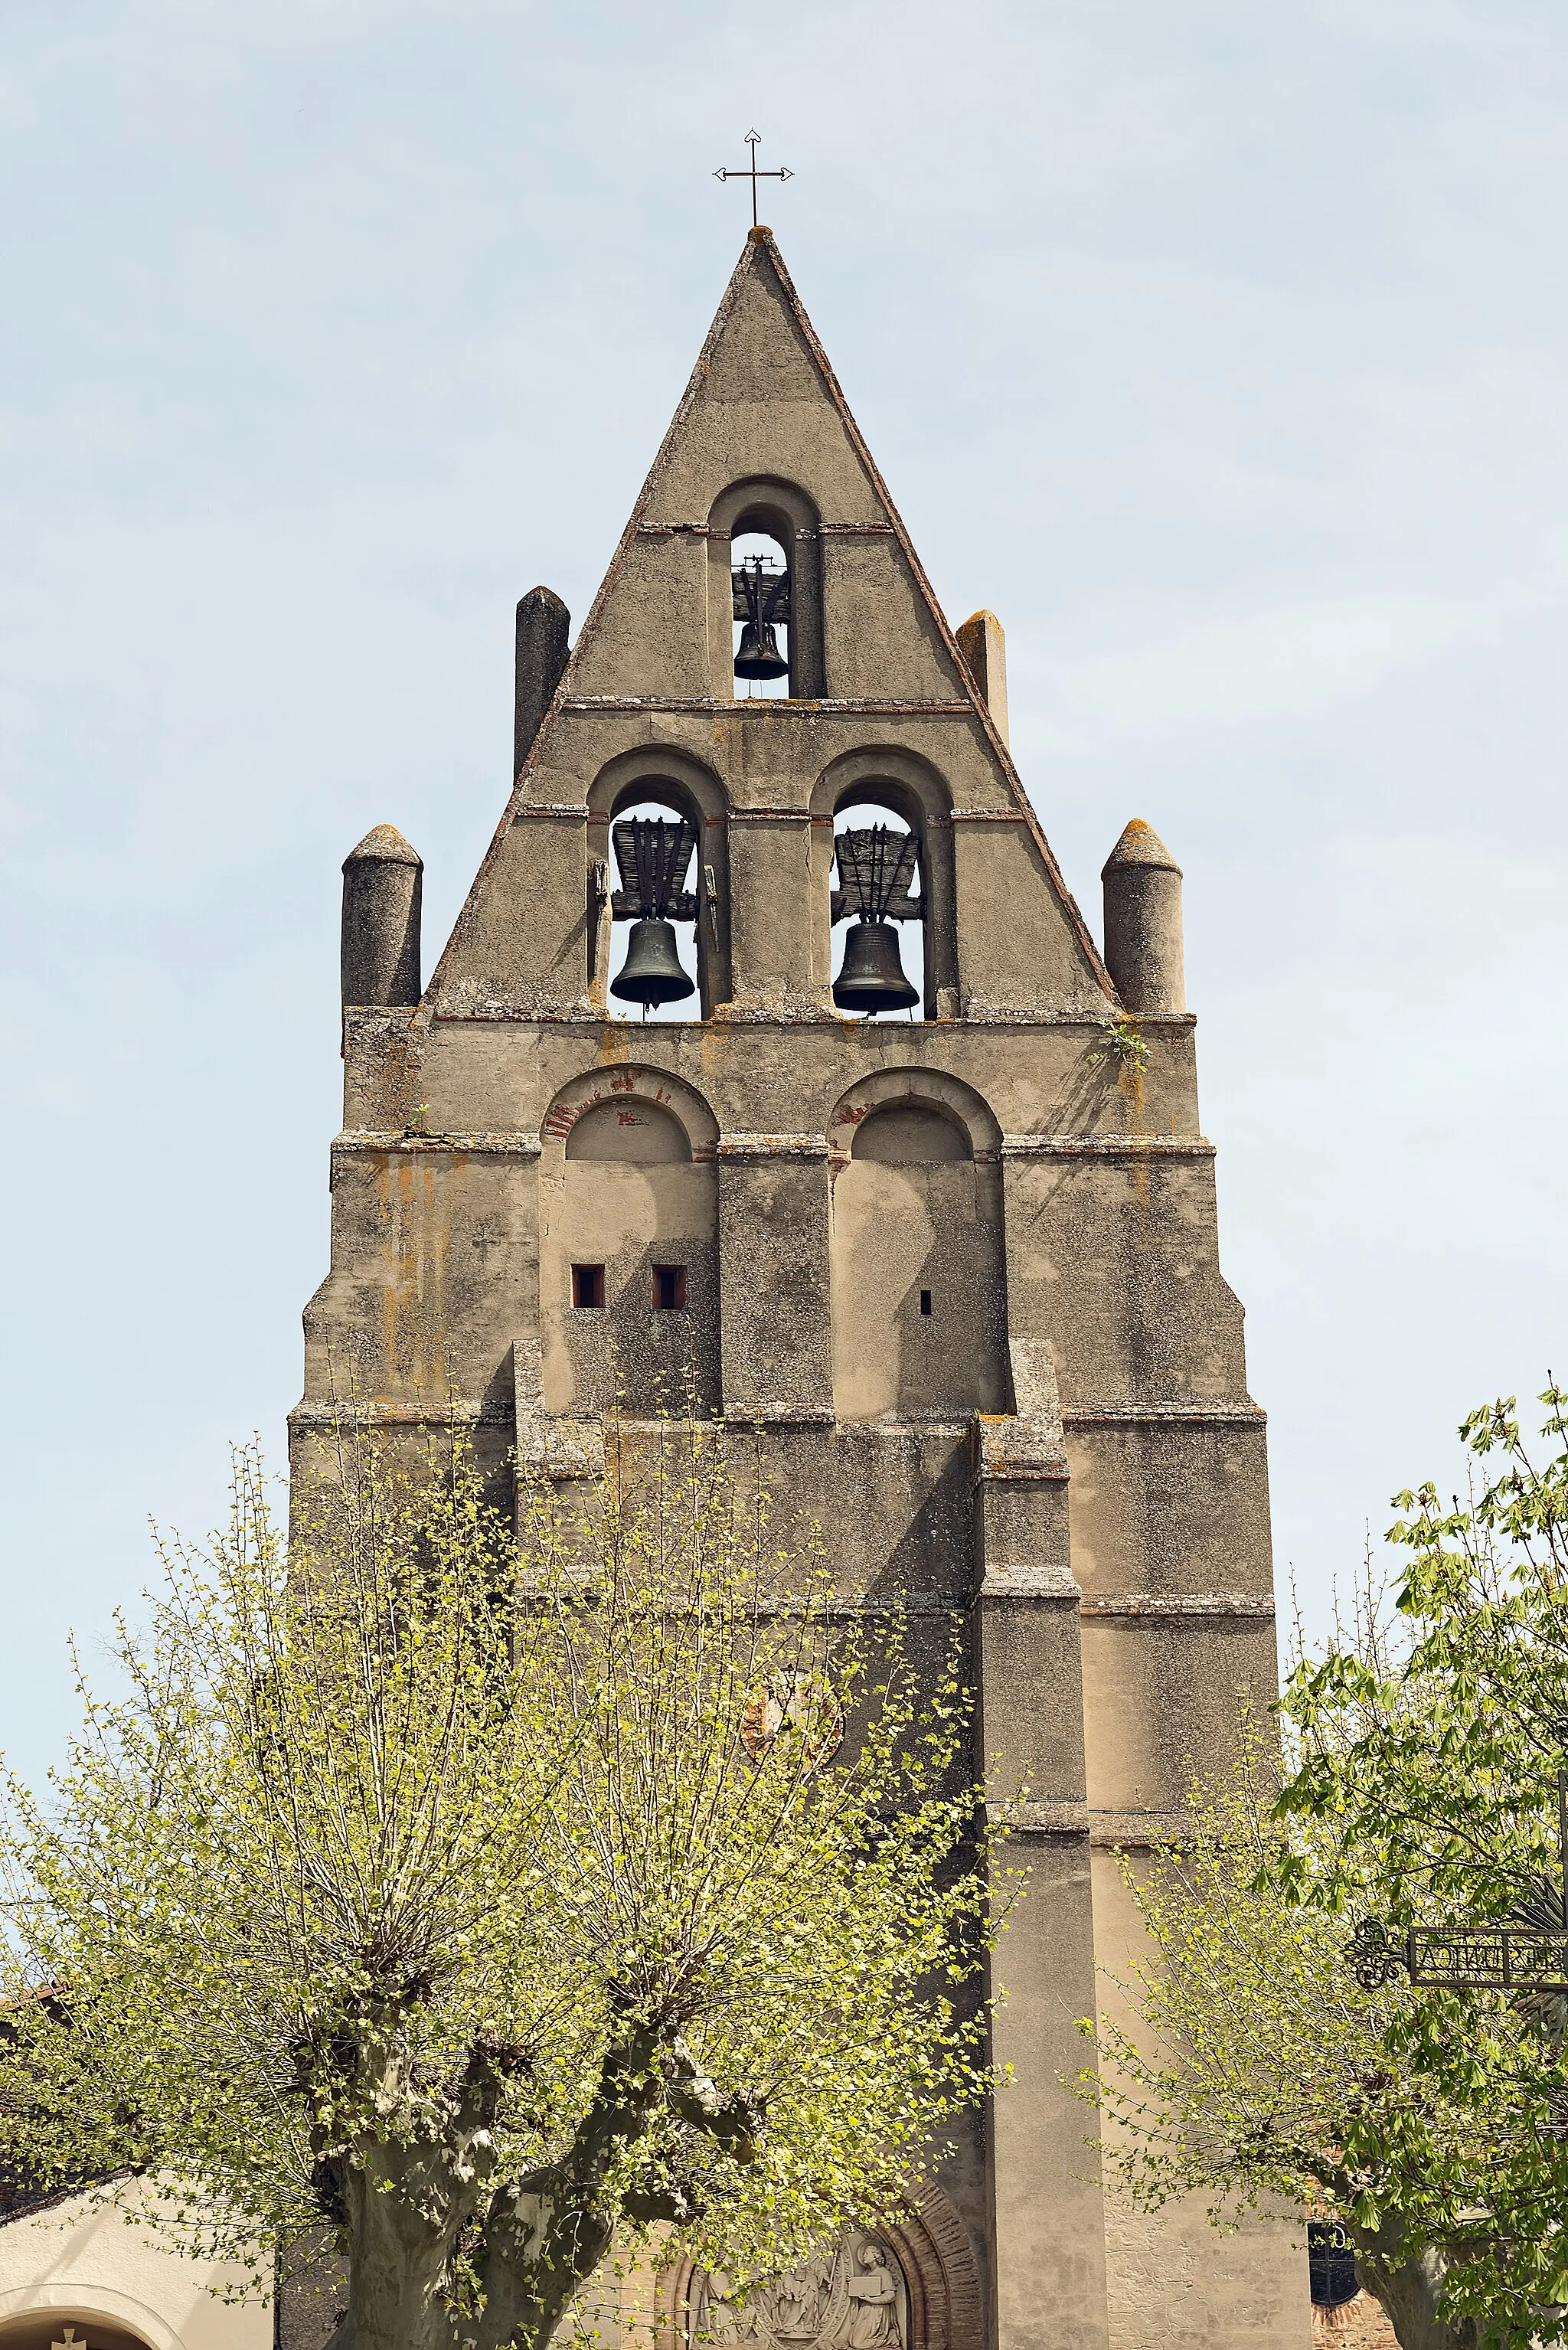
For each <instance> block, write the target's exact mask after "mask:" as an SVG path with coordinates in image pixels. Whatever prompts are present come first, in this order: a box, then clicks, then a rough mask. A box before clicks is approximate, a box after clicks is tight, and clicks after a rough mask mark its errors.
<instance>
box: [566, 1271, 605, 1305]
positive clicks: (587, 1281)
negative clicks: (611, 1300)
mask: <svg viewBox="0 0 1568 2350" xmlns="http://www.w3.org/2000/svg"><path fill="white" fill-rule="evenodd" d="M604 1302H605V1269H604V1267H603V1265H602V1264H575V1265H574V1266H573V1267H572V1304H573V1305H581V1306H602V1305H604Z"/></svg>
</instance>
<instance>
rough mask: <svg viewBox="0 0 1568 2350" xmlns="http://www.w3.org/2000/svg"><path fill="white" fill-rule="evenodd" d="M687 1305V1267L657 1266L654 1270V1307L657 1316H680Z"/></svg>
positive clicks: (679, 1265) (678, 1265)
mask: <svg viewBox="0 0 1568 2350" xmlns="http://www.w3.org/2000/svg"><path fill="white" fill-rule="evenodd" d="M685 1304H686V1267H685V1266H684V1265H683V1264H656V1265H655V1266H654V1268H653V1307H654V1311H655V1313H656V1314H679V1313H680V1312H681V1310H682V1309H683V1307H684V1306H685Z"/></svg>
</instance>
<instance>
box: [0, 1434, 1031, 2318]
mask: <svg viewBox="0 0 1568 2350" xmlns="http://www.w3.org/2000/svg"><path fill="white" fill-rule="evenodd" d="M608 1452H609V1461H610V1467H609V1470H608V1471H607V1478H606V1481H605V1485H604V1490H603V1491H602V1492H601V1493H600V1494H599V1495H598V1497H597V1506H596V1508H595V1510H594V1512H593V1513H592V1515H591V1517H590V1518H589V1519H588V1520H587V1521H586V1522H585V1521H581V1520H575V1519H574V1520H567V1519H566V1518H565V1517H563V1515H562V1514H561V1513H560V1511H559V1510H558V1508H557V1507H556V1504H555V1503H554V1502H553V1500H552V1499H551V1498H550V1496H549V1495H548V1494H546V1493H545V1492H525V1493H524V1496H523V1500H522V1507H521V1512H520V1515H521V1522H522V1528H523V1531H522V1534H521V1536H520V1538H519V1537H518V1536H515V1535H514V1534H513V1532H512V1530H511V1528H510V1527H509V1526H508V1525H507V1524H505V1523H504V1522H503V1521H501V1520H500V1519H498V1518H497V1517H496V1516H495V1515H494V1514H493V1513H492V1511H490V1510H489V1509H488V1508H487V1507H486V1505H485V1503H484V1500H483V1493H482V1488H481V1481H480V1478H479V1475H478V1472H477V1470H476V1468H475V1465H474V1463H473V1461H472V1458H471V1457H470V1456H469V1455H468V1454H467V1452H466V1451H464V1450H463V1449H462V1446H461V1445H459V1446H458V1447H457V1448H456V1450H455V1451H453V1452H452V1454H451V1455H450V1456H449V1457H447V1458H446V1459H445V1460H444V1461H442V1462H441V1464H439V1466H435V1465H433V1464H431V1463H426V1464H424V1467H423V1471H422V1473H421V1474H420V1475H417V1476H412V1475H409V1474H406V1473H404V1472H403V1471H400V1470H399V1469H398V1468H397V1467H395V1466H394V1464H393V1463H392V1461H390V1460H389V1458H387V1457H386V1456H385V1455H384V1454H383V1453H382V1452H381V1451H379V1449H378V1447H377V1446H376V1444H375V1443H374V1442H372V1441H370V1440H369V1439H366V1440H362V1441H358V1442H355V1443H347V1444H346V1445H345V1446H344V1448H343V1449H342V1453H341V1458H340V1461H339V1463H338V1467H339V1471H340V1475H339V1477H338V1479H337V1482H335V1483H327V1482H320V1483H317V1484H316V1485H314V1486H311V1487H309V1488H308V1489H306V1491H304V1492H296V1497H295V1519H294V1529H293V1535H292V1540H291V1542H290V1543H289V1544H285V1542H284V1539H283V1537H282V1534H281V1532H280V1529H279V1528H278V1526H277V1525H276V1523H275V1520H274V1518H273V1516H272V1513H271V1511H270V1508H269V1504H268V1500H267V1493H266V1488H265V1481H264V1478H263V1475H262V1471H261V1468H260V1464H259V1462H258V1461H257V1460H256V1459H255V1458H254V1455H252V1454H249V1453H246V1454H243V1455H241V1457H240V1459H239V1461H238V1464H237V1471H236V1479H235V1485H234V1505H233V1512H232V1516H231V1520H230V1523H229V1526H228V1529H227V1532H226V1533H225V1534H223V1535H222V1536H221V1537H218V1538H214V1540H213V1542H212V1543H211V1544H209V1545H208V1546H206V1548H205V1549H202V1550H193V1549H188V1548H185V1547H182V1546H180V1545H174V1546H171V1548H170V1549H169V1550H168V1551H167V1552H166V1554H165V1564H166V1568H167V1577H166V1583H165V1586H164V1588H163V1590H162V1591H161V1593H160V1594H159V1595H158V1596H157V1598H156V1599H155V1601H154V1604H153V1609H152V1616H151V1627H150V1629H149V1630H148V1631H147V1632H146V1633H145V1634H137V1633H133V1632H132V1631H131V1630H130V1628H129V1627H127V1626H126V1625H124V1624H123V1623H122V1624H121V1625H120V1627H119V1642H118V1648H119V1659H120V1663H121V1666H122V1669H123V1674H124V1679H125V1689H126V1693H125V1694H123V1695H121V1696H118V1697H115V1698H112V1699H106V1698H96V1697H94V1696H92V1695H91V1694H90V1693H89V1692H88V1691H87V1690H86V1689H85V1687H84V1690H83V1704H84V1707H85V1726H84V1729H83V1731H82V1734H81V1735H80V1736H79V1737H78V1740H77V1741H76V1742H75V1743H74V1745H73V1747H72V1750H71V1753H70V1759H69V1761H68V1763H67V1765H66V1767H65V1768H64V1770H63V1772H62V1773H60V1774H59V1776H58V1778H57V1782H56V1783H55V1786H54V1788H53V1791H52V1794H51V1797H50V1799H49V1800H48V1801H47V1803H45V1802H40V1801H37V1800H36V1799H35V1798H33V1797H32V1796H31V1795H29V1794H28V1793H27V1792H26V1790H25V1789H23V1788H21V1787H19V1786H16V1785H15V1784H13V1785H12V1787H11V1789H10V1797H11V1802H10V1814H9V1820H8V1824H7V1825H6V1828H5V1841H4V1854H5V1861H6V1863H7V1865H8V1871H9V1876H10V1878H11V1880H12V1895H13V1899H12V1918H13V1920H14V1926H13V1938H14V1941H15V1945H16V1953H17V1963H18V1966H19V1969H20V1972H21V1975H22V1977H23V1979H24V1981H25V1983H26V1984H30V1985H32V1986H34V1987H42V1986H50V1987H53V1988H55V1989H57V1992H58V1996H57V1997H53V1998H36V1997H35V1998H34V1999H32V2000H30V2001H28V2000H23V2001H21V2002H18V2003H16V2004H15V2005H14V2006H13V2007H12V2008H11V2010H10V2011H9V2018H8V2021H9V2022H10V2025H11V2029H10V2031H9V2033H8V2035H6V2036H5V2038H4V2039H3V2040H0V2095H4V2096H6V2097H8V2098H10V2099H12V2100H13V2101H14V2112H15V2115H16V2122H15V2129H14V2133H13V2137H14V2147H13V2158H14V2159H15V2160H16V2161H17V2162H18V2163H20V2164H22V2165H24V2166H26V2167H27V2168H30V2169H31V2171H32V2172H33V2173H34V2175H36V2176H38V2177H40V2178H71V2177H80V2176H98V2177H102V2176H103V2175H104V2174H105V2173H106V2172H107V2171H109V2170H111V2169H115V2168H122V2167H134V2168H141V2169H144V2170H146V2171H148V2172H149V2173H150V2174H151V2175H152V2176H153V2177H154V2178H156V2179H157V2180H158V2181H159V2182H160V2192H161V2210H162V2213H163V2216H164V2218H165V2219H166V2220H167V2222H168V2223H169V2224H170V2225H171V2226H172V2227H173V2228H175V2229H176V2230H185V2231H187V2233H188V2234H189V2235H190V2236H191V2237H192V2239H193V2240H195V2241H200V2242H202V2244H203V2245H204V2246H206V2247H208V2248H211V2249H215V2250H219V2251H226V2252H229V2253H231V2254H233V2253H238V2254H240V2255H241V2256H242V2257H245V2256H249V2257H252V2258H257V2259H259V2258H260V2257H262V2256H264V2255H265V2253H267V2252H268V2251H269V2250H270V2248H271V2247H272V2246H274V2245H284V2246H286V2245H288V2244H289V2243H290V2242H292V2241H295V2240H296V2239H298V2238H300V2237H301V2236H304V2235H307V2234H308V2233H309V2232H310V2230H311V2229H312V2228H313V2226H314V2227H319V2225H320V2222H321V2220H322V2216H323V2215H326V2217H327V2219H328V2220H330V2221H331V2222H332V2223H334V2224H335V2226H336V2228H337V2231H338V2239H339V2242H340V2244H341V2246H342V2248H343V2249H344V2250H345V2251H346V2252H347V2255H348V2275H349V2295H348V2298H349V2307H348V2315H347V2317H346V2318H345V2320H344V2322H343V2324H342V2326H341V2328H340V2329H339V2333H338V2335H337V2350H503V2345H520V2350H521V2345H537V2344H543V2343H544V2342H545V2341H547V2340H548V2339H549V2337H550V2335H551V2334H552V2333H553V2332H554V2330H555V2329H556V2326H557V2324H559V2323H560V2321H561V2318H562V2316H563V2314H564V2313H565V2312H566V2309H567V2307H568V2306H569V2304H570V2303H571V2301H572V2296H573V2294H574V2293H575V2292H576V2289H577V2287H578V2286H579V2284H581V2283H582V2282H583V2281H584V2280H585V2279H586V2278H587V2276H588V2275H589V2273H590V2272H592V2271H593V2270H594V2269H595V2267H596V2266H597V2264H598V2263H599V2262H600V2261H601V2260H602V2259H603V2258H604V2257H605V2255H606V2253H607V2251H608V2250H609V2248H610V2246H611V2243H612V2241H615V2242H616V2243H618V2244H619V2245H623V2246H624V2245H631V2246H635V2245H636V2244H638V2243H639V2242H640V2241H644V2240H645V2239H646V2237H647V2232H648V2230H649V2228H650V2227H652V2226H654V2225H655V2224H656V2223H662V2225H663V2228H664V2229H665V2230H669V2231H671V2232H672V2234H673V2238H674V2242H675V2245H676V2247H678V2248H680V2249H685V2250H687V2251H691V2254H692V2255H693V2256H694V2257H695V2258H696V2259H697V2260H699V2261H700V2262H706V2263H711V2262H716V2261H718V2260H719V2259H720V2258H722V2261H723V2263H724V2266H725V2267H726V2269H727V2270H728V2272H729V2273H730V2274H731V2276H732V2278H735V2279H738V2280H740V2281H742V2282H743V2281H744V2279H745V2278H746V2277H747V2276H753V2275H758V2274H765V2273H768V2272H774V2271H777V2270H778V2269H780V2268H782V2267H785V2266H788V2265H789V2264H791V2263H792V2262H794V2260H796V2259H797V2258H798V2257H799V2256H800V2255H801V2254H802V2253H803V2252H804V2251H805V2250H806V2249H807V2248H808V2247H809V2246H810V2245H812V2244H814V2243H815V2242H818V2241H821V2240H822V2239H823V2238H825V2237H827V2236H831V2235H833V2234H835V2233H836V2232H837V2231H838V2230H841V2229H843V2228H845V2227H846V2226H848V2225H850V2224H862V2225H864V2224H870V2223H874V2222H875V2221H876V2220H878V2219H885V2218H887V2217H888V2215H889V2214H891V2213H892V2212H893V2211H894V2210H896V2209H897V2207H898V2202H899V2199H900V2196H901V2193H902V2191H903V2190H904V2188H905V2186H906V2183H907V2181H908V2178H909V2174H910V2172H911V2169H912V2168H918V2166H919V2164H920V2162H921V2161H922V2159H924V2158H927V2157H928V2155H929V2149H930V2147H931V2145H932V2142H933V2136H935V2137H940V2132H941V2130H942V2127H943V2126H944V2123H945V2122H946V2120H947V2118H948V2117H949V2116H951V2115H952V2114H954V2113H955V2112H956V2111H958V2110H959V2109H960V2108H961V2107H962V2106H967V2105H970V2104H971V2103H972V2102H973V2101H974V2100H975V2099H977V2098H978V2097H980V2096H981V2095H983V2094H984V2092H985V2090H986V2088H987V2086H988V2076H987V2072H986V2066H985V2060H984V2053H983V2051H984V2036H985V2022H986V2016H985V2005H984V1998H983V1993H982V1991H981V1988H980V1981H979V1978H980V1970H981V1966H982V1963H983V1954H984V1950H985V1949H986V1947H987V1945H988V1942H989V1939H990V1936H991V1932H992V1914H991V1902H990V1896H989V1893H988V1884H989V1880H990V1878H991V1877H992V1875H993V1874H994V1872H993V1870H992V1865H991V1858H990V1855H989V1853H988V1850H987V1831H986V1829H985V1827H984V1825H983V1820H982V1815H981V1809H980V1800H979V1795H978V1792H977V1790H976V1789H975V1787H974V1786H973V1785H972V1784H971V1766H970V1764H969V1756H968V1741H969V1724H968V1713H967V1706H966V1700H965V1696H964V1692H963V1689H962V1684H961V1675H960V1672H959V1669H958V1660H957V1659H956V1657H955V1656H940V1657H937V1658H934V1659H932V1658H929V1657H924V1656H917V1655H915V1654H913V1653H911V1651H910V1649H909V1646H908V1644H907V1640H906V1626H905V1623H904V1619H903V1618H902V1617H898V1616H897V1615H888V1616H886V1617H883V1616H878V1617H875V1618H870V1617H866V1616H864V1615H862V1614H858V1613H857V1612H855V1611H852V1610H844V1609H841V1608H839V1607H836V1606H835V1605H834V1600H833V1594H832V1590H831V1586H830V1582H829V1578H828V1575H827V1572H826V1565H825V1562H824V1561H823V1559H822V1558H821V1557H820V1555H817V1554H816V1552H815V1549H814V1548H813V1547H812V1545H810V1544H804V1545H797V1546H796V1547H795V1548H794V1551H793V1552H788V1551H784V1550H781V1549H780V1548H779V1547H778V1546H777V1545H775V1544H773V1543H772V1542H771V1540H770V1536H769V1532H768V1517H767V1497H766V1493H765V1491H764V1490H763V1481H762V1478H761V1475H760V1472H759V1471H758V1468H757V1465H756V1463H755V1461H750V1462H749V1463H747V1464H746V1465H745V1467H744V1468H743V1469H742V1471H740V1472H734V1471H732V1469H731V1467H730V1466H729V1465H728V1451H727V1445H726V1440H725V1438H724V1435H723V1432H722V1431H713V1432H711V1433H709V1432H701V1431H700V1432H698V1433H697V1434H695V1435H693V1433H692V1431H691V1429H690V1428H689V1427H688V1428H685V1429H678V1428H676V1427H675V1426H674V1425H673V1424H671V1425H670V1427H668V1428H667V1429H665V1430H662V1431H661V1432H660V1433H659V1435H658V1436H657V1437H656V1438H655V1439H653V1440H645V1441H644V1443H643V1447H642V1451H641V1452H640V1453H639V1454H637V1453H634V1450H633V1448H632V1446H631V1443H630V1440H629V1439H628V1441H627V1442H626V1443H625V1444H623V1443H622V1442H621V1440H620V1438H619V1433H618V1431H612V1438H611V1441H610V1444H609V1448H608Z"/></svg>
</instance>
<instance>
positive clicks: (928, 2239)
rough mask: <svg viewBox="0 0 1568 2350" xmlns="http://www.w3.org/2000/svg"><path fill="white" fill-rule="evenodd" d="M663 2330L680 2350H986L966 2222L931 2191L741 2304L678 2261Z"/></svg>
mask: <svg viewBox="0 0 1568 2350" xmlns="http://www.w3.org/2000/svg"><path fill="white" fill-rule="evenodd" d="M656 2324H657V2327H658V2331H659V2334H660V2336H661V2337H662V2338H665V2339H667V2340H670V2341H673V2342H676V2343H680V2345H682V2350H707V2345H710V2344H712V2345H731V2350H733V2345H739V2344H744V2345H746V2350H980V2345H981V2339H982V2313H981V2293H980V2273H979V2270H978V2268H977V2267H976V2264H975V2258H974V2252H973V2250H972V2247H971V2244H970V2241H969V2236H968V2233H967V2231H966V2230H965V2229H964V2226H963V2223H962V2221H961V2220H960V2219H959V2217H958V2214H957V2212H956V2211H955V2210H953V2207H952V2205H951V2203H950V2201H949V2200H948V2198H947V2197H946V2196H945V2195H944V2194H943V2193H942V2192H941V2190H940V2188H937V2187H935V2186H930V2185H927V2186H924V2187H921V2188H919V2189H916V2190H913V2191H912V2192H911V2194H910V2196H909V2201H908V2203H907V2205H906V2206H905V2208H904V2210H903V2211H902V2213H901V2215H900V2216H899V2218H898V2220H889V2221H888V2222H887V2223H886V2224H884V2225H883V2226H881V2227H878V2228H876V2229H856V2230H853V2231H851V2232H850V2233H849V2234H848V2235H846V2237H844V2238H843V2239H842V2240H841V2241H840V2242H838V2243H837V2244H836V2245H835V2246H833V2247H832V2248H831V2249H830V2250H829V2251H825V2252H823V2253H821V2254H819V2255H818V2256H817V2257H816V2258H815V2259H814V2260H810V2261H806V2262H803V2264H802V2265H801V2267H799V2268H798V2269H794V2270H792V2271H791V2272H790V2273H789V2274H788V2275H787V2276H784V2277H779V2278H777V2279H774V2280H773V2281H770V2282H767V2283H763V2284H758V2285H754V2286H753V2288H752V2290H751V2291H750V2292H749V2293H747V2295H746V2297H745V2300H744V2303H738V2302H737V2301H736V2300H735V2299H734V2298H733V2296H732V2288H731V2283H730V2280H729V2278H728V2277H727V2276H726V2275H725V2274H724V2272H722V2270H717V2271H712V2272H703V2271H702V2270H701V2269H699V2268H697V2267H695V2266H694V2265H693V2263H692V2262H691V2261H690V2260H680V2261H678V2262H675V2263H674V2264H673V2266H672V2267H671V2268H670V2269H669V2270H667V2271H666V2272H664V2275H663V2277H662V2279H661V2281H660V2283H659V2290H658V2295H657V2310H656Z"/></svg>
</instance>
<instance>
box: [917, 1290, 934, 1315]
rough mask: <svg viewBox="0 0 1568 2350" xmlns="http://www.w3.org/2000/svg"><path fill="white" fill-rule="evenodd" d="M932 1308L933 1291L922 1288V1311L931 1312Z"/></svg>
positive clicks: (923, 1312) (924, 1312)
mask: <svg viewBox="0 0 1568 2350" xmlns="http://www.w3.org/2000/svg"><path fill="white" fill-rule="evenodd" d="M930 1310H931V1293H930V1291H929V1289H922V1290H921V1292H920V1311H921V1313H922V1314H929V1312H930Z"/></svg>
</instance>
